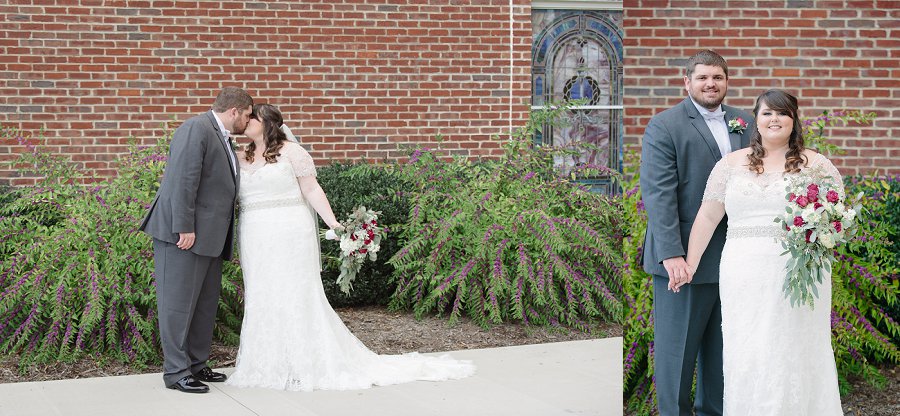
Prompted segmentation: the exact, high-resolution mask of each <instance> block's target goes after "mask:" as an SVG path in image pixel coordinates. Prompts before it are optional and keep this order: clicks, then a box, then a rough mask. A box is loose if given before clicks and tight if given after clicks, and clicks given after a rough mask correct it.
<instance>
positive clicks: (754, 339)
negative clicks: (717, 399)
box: [703, 154, 843, 416]
mask: <svg viewBox="0 0 900 416" xmlns="http://www.w3.org/2000/svg"><path fill="white" fill-rule="evenodd" d="M727 159H728V158H722V159H721V160H720V161H719V162H718V164H716V166H715V168H713V171H712V173H711V174H710V178H709V181H708V183H707V187H706V192H705V194H704V196H703V199H704V201H705V200H715V201H718V202H722V203H724V205H725V212H726V214H727V219H728V237H727V240H726V243H725V248H724V250H723V251H722V263H721V267H720V271H719V273H720V277H719V293H720V298H721V301H722V336H723V340H724V352H723V360H724V373H725V402H724V405H725V415H726V416H738V415H740V416H773V415H783V416H804V415H806V416H828V415H836V416H840V415H843V412H842V410H841V402H840V396H839V393H838V382H837V371H836V367H835V362H834V351H833V350H832V348H831V276H830V275H827V276H826V277H825V278H824V280H823V283H822V284H821V285H820V286H819V288H818V291H819V297H818V299H816V301H815V305H814V307H813V308H810V307H809V306H802V307H792V306H791V304H790V301H789V300H788V299H786V298H785V296H784V294H783V292H782V288H783V284H784V279H785V265H786V263H787V257H786V256H781V253H782V252H783V251H784V250H783V248H782V247H781V243H780V242H779V241H778V240H777V236H778V235H779V233H780V232H781V229H780V228H779V226H777V225H776V223H775V222H774V220H775V217H776V216H780V215H783V214H784V212H785V207H786V205H787V201H786V200H785V195H786V193H785V192H786V191H785V189H786V186H787V181H786V180H785V178H784V175H783V174H782V173H781V172H773V173H763V174H762V175H757V174H756V173H753V172H750V171H749V170H748V168H747V166H729V162H728V161H727ZM811 159H812V160H810V162H809V165H810V167H812V166H816V165H820V164H821V165H822V166H823V167H824V168H825V170H826V172H827V173H829V174H830V175H831V176H833V177H836V178H840V174H839V173H838V171H837V169H835V168H834V166H833V165H832V164H831V162H830V161H828V159H826V158H825V157H824V156H822V155H819V154H816V155H815V156H814V157H812V158H811ZM730 163H734V164H735V165H737V164H738V163H736V162H734V161H732V162H730Z"/></svg>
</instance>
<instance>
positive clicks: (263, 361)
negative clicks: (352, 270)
mask: <svg viewBox="0 0 900 416" xmlns="http://www.w3.org/2000/svg"><path fill="white" fill-rule="evenodd" d="M280 153H281V156H279V158H278V160H277V163H271V164H267V163H265V160H264V159H263V160H256V161H255V163H253V164H247V163H246V161H244V160H241V162H242V163H241V164H242V166H241V187H240V210H241V211H240V220H239V234H238V236H239V245H240V261H241V268H242V270H243V275H244V321H243V325H242V329H241V344H240V349H239V351H238V356H237V363H236V366H235V371H234V373H233V374H232V375H231V376H230V377H229V378H228V381H227V383H228V384H230V385H234V386H240V387H265V388H272V389H280V390H300V391H311V390H320V389H321V390H353V389H364V388H369V387H371V386H383V385H390V384H398V383H405V382H409V381H413V380H428V381H440V380H448V379H459V378H463V377H467V376H469V375H471V374H473V373H474V372H475V366H474V365H473V364H471V363H470V362H468V361H458V360H453V359H452V358H450V357H449V356H447V355H444V356H441V357H433V356H425V355H419V354H418V353H410V354H404V355H377V354H375V353H374V352H372V351H370V350H369V349H368V348H366V346H365V345H363V343H362V342H360V341H359V340H358V339H357V338H356V337H355V336H354V335H353V334H352V333H351V332H350V331H349V330H348V329H347V327H346V326H344V323H343V322H342V321H341V318H340V317H339V316H338V315H337V314H336V313H335V312H334V310H333V309H332V308H331V305H329V304H328V299H327V298H326V297H325V292H324V290H323V288H322V280H321V277H320V270H319V247H318V238H319V237H318V235H317V234H316V225H315V222H314V221H316V219H315V217H314V214H313V215H311V212H312V210H310V209H309V208H308V207H307V205H306V203H305V201H304V198H303V195H302V193H301V191H300V186H299V183H298V179H297V178H299V177H303V176H310V175H312V176H314V175H315V174H316V170H315V166H314V165H313V161H312V159H311V158H310V156H309V154H308V153H307V152H306V151H305V150H304V149H303V148H302V147H301V146H300V145H299V144H296V143H292V142H286V143H285V144H284V147H283V148H282V149H281V151H280Z"/></svg>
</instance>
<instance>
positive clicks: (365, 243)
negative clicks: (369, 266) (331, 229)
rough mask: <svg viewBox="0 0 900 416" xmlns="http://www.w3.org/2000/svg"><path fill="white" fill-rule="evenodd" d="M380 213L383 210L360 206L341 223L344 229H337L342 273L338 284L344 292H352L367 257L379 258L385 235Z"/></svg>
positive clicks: (370, 258)
mask: <svg viewBox="0 0 900 416" xmlns="http://www.w3.org/2000/svg"><path fill="white" fill-rule="evenodd" d="M379 214H381V212H376V211H372V210H370V209H366V207H364V206H360V207H359V208H357V209H356V211H353V212H352V213H351V214H350V215H349V216H348V217H347V220H346V221H344V222H342V223H341V225H342V226H343V229H340V228H338V229H336V230H335V234H336V235H337V237H338V239H339V241H340V247H341V254H340V262H341V274H340V275H339V276H338V278H337V284H338V285H339V286H340V287H341V291H342V292H344V293H350V288H351V286H352V283H353V280H354V279H356V274H357V273H359V269H360V267H362V264H363V262H364V261H365V260H366V258H368V259H369V260H372V261H374V260H375V259H377V258H378V250H379V249H380V248H381V237H382V236H383V235H384V230H383V229H382V228H381V227H379V226H378V215H379Z"/></svg>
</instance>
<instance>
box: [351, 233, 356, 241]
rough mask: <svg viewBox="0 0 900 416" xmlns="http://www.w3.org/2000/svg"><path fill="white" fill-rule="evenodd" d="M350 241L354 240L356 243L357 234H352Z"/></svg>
mask: <svg viewBox="0 0 900 416" xmlns="http://www.w3.org/2000/svg"><path fill="white" fill-rule="evenodd" d="M350 239H351V240H353V241H356V234H355V233H354V234H350Z"/></svg>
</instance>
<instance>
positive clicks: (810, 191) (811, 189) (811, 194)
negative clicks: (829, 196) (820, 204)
mask: <svg viewBox="0 0 900 416" xmlns="http://www.w3.org/2000/svg"><path fill="white" fill-rule="evenodd" d="M818 196H819V186H818V185H816V184H814V183H811V184H809V186H808V187H806V197H807V198H809V200H810V201H815V200H816V199H818V198H817V197H818Z"/></svg>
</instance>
